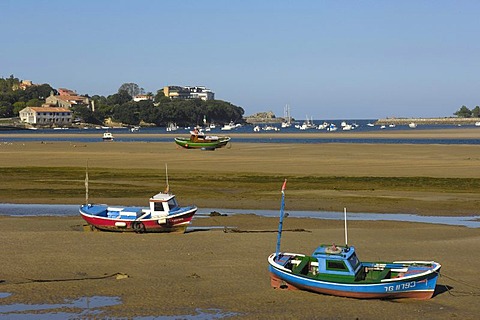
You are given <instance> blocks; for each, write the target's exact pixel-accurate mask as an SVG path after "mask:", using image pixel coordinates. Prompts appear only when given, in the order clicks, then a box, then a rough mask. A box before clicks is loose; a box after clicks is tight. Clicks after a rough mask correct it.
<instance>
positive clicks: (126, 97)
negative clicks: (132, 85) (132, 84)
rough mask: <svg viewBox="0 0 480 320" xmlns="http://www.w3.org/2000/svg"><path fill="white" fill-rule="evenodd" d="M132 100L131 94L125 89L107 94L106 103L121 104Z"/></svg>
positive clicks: (111, 104)
mask: <svg viewBox="0 0 480 320" xmlns="http://www.w3.org/2000/svg"><path fill="white" fill-rule="evenodd" d="M131 100H132V96H131V95H130V94H129V93H128V92H127V91H125V90H121V91H119V92H118V93H115V94H112V95H109V96H108V97H107V104H109V105H110V106H112V107H113V106H115V105H121V104H124V103H127V102H129V101H131Z"/></svg>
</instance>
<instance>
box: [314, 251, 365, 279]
mask: <svg viewBox="0 0 480 320" xmlns="http://www.w3.org/2000/svg"><path fill="white" fill-rule="evenodd" d="M312 257H313V258H315V259H317V264H318V272H319V273H325V274H331V275H339V276H353V277H354V276H355V275H356V274H357V273H358V271H359V270H360V268H361V266H362V264H361V262H360V261H359V260H358V258H357V254H356V253H355V247H353V246H352V247H348V246H344V247H340V246H336V245H335V244H333V245H321V246H319V247H318V248H316V249H315V251H314V252H313V254H312Z"/></svg>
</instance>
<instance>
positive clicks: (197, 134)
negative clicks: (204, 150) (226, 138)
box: [190, 129, 218, 142]
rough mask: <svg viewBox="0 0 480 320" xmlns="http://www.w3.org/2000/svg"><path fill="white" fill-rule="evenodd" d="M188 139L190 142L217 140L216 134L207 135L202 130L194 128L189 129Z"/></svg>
mask: <svg viewBox="0 0 480 320" xmlns="http://www.w3.org/2000/svg"><path fill="white" fill-rule="evenodd" d="M190 141H192V142H213V141H218V137H217V136H207V135H205V133H204V132H202V131H199V130H197V129H195V130H194V131H190Z"/></svg>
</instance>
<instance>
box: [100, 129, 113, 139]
mask: <svg viewBox="0 0 480 320" xmlns="http://www.w3.org/2000/svg"><path fill="white" fill-rule="evenodd" d="M102 139H103V141H113V134H112V133H111V132H108V131H107V132H104V133H103V137H102Z"/></svg>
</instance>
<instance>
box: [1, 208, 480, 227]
mask: <svg viewBox="0 0 480 320" xmlns="http://www.w3.org/2000/svg"><path fill="white" fill-rule="evenodd" d="M78 209H79V206H78V205H60V204H11V203H0V215H5V216H21V217H27V216H76V215H79V212H78ZM212 211H218V212H220V213H225V214H228V215H232V214H256V215H259V216H264V217H278V216H279V211H278V210H240V209H213V208H200V209H198V213H197V216H198V217H202V216H207V215H208V214H210V212H212ZM288 213H289V216H290V217H292V218H312V219H326V220H343V219H344V215H343V212H326V211H288ZM348 220H361V221H380V220H383V221H406V222H421V223H433V224H446V225H452V226H465V227H469V228H480V216H467V217H445V216H440V217H436V216H418V215H413V214H402V213H349V214H348Z"/></svg>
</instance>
